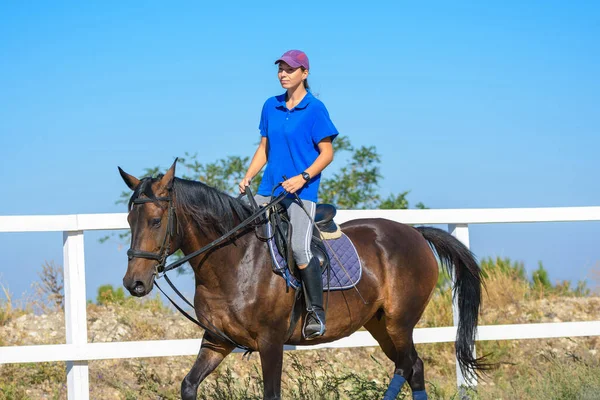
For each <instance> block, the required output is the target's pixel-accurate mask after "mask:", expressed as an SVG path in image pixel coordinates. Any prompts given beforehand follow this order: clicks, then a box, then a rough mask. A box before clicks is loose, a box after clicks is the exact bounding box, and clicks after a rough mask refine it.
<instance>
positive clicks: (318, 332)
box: [302, 309, 326, 340]
mask: <svg viewBox="0 0 600 400" xmlns="http://www.w3.org/2000/svg"><path fill="white" fill-rule="evenodd" d="M313 318H314V320H316V322H317V323H318V324H319V330H315V331H314V332H311V333H309V334H307V332H306V328H307V327H308V326H309V325H308V322H309V320H311V319H313ZM316 325H317V324H314V323H313V324H311V326H312V327H316ZM325 330H326V327H325V324H324V323H323V320H322V319H321V318H320V317H319V314H318V313H317V312H316V311H314V310H312V309H311V310H308V314H307V316H306V320H305V321H304V326H303V327H302V336H303V337H304V339H306V340H311V339H316V338H318V337H321V336H323V335H324V334H325Z"/></svg>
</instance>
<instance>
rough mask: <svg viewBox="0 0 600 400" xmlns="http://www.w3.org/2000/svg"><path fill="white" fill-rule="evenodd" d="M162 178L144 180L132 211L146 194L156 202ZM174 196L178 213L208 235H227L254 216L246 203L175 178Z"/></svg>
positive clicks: (194, 182) (195, 182) (135, 196)
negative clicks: (155, 185) (156, 185)
mask: <svg viewBox="0 0 600 400" xmlns="http://www.w3.org/2000/svg"><path fill="white" fill-rule="evenodd" d="M161 178H162V175H158V176H157V177H156V178H149V177H148V178H144V179H142V180H141V182H140V184H139V185H138V187H137V188H136V189H135V191H134V192H133V195H132V196H131V199H130V200H129V208H130V209H131V206H132V204H133V201H134V200H135V199H137V198H138V197H139V196H141V195H142V194H144V195H146V196H147V197H148V198H149V199H156V196H155V195H154V193H153V192H152V188H151V186H152V183H154V182H156V181H158V180H160V179H161ZM173 192H174V194H175V207H176V208H177V210H178V211H180V212H183V213H185V214H186V215H187V216H188V217H189V218H191V220H193V221H194V222H195V223H196V224H197V225H198V228H199V229H200V230H201V231H202V232H203V233H204V234H209V233H217V234H219V235H223V234H225V233H226V232H228V231H229V230H231V229H232V228H234V227H235V225H236V223H239V222H241V221H242V220H244V219H246V218H247V217H249V216H250V215H251V214H252V211H251V209H250V207H249V206H248V205H247V204H246V203H244V202H242V201H241V200H239V199H236V198H235V197H231V196H229V195H228V194H226V193H223V192H221V191H220V190H218V189H215V188H213V187H210V186H208V185H206V184H205V183H202V182H197V181H191V180H188V179H182V178H175V180H174V182H173Z"/></svg>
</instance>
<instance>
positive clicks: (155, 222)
mask: <svg viewBox="0 0 600 400" xmlns="http://www.w3.org/2000/svg"><path fill="white" fill-rule="evenodd" d="M161 221H162V220H161V219H160V218H153V219H152V226H153V227H156V228H158V227H159V226H160V222H161Z"/></svg>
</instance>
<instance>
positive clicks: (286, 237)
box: [268, 204, 341, 277]
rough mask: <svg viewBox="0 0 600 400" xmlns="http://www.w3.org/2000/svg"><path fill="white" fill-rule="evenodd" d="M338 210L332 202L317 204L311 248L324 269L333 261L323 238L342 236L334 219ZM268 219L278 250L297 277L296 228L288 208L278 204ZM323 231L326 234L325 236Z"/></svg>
mask: <svg viewBox="0 0 600 400" xmlns="http://www.w3.org/2000/svg"><path fill="white" fill-rule="evenodd" d="M336 212H337V210H336V208H335V207H334V206H333V205H331V204H317V207H316V212H315V226H314V228H313V234H312V240H311V244H310V249H311V252H312V254H313V256H315V257H317V258H318V259H319V263H320V264H321V269H322V270H323V271H324V270H325V269H326V268H327V267H329V266H330V265H331V261H330V259H329V254H328V253H327V250H326V248H325V244H324V243H323V240H322V239H333V238H336V237H339V236H341V230H340V228H339V227H338V226H337V224H336V223H335V222H334V221H333V218H334V217H335V214H336ZM268 219H269V223H270V224H271V229H272V235H273V239H274V242H275V245H276V247H277V250H278V251H279V254H281V255H282V256H283V258H284V259H285V260H286V262H287V265H288V267H289V269H290V271H291V272H292V274H293V275H294V276H296V277H297V276H298V271H297V269H298V268H297V266H296V262H295V261H294V257H293V255H292V229H294V228H293V226H292V225H291V223H290V219H289V216H288V213H287V210H286V209H285V207H284V206H282V205H281V204H277V205H276V207H275V212H271V213H270V214H269V216H268ZM321 233H322V234H323V236H324V237H323V238H322V237H321ZM273 263H274V265H275V260H273Z"/></svg>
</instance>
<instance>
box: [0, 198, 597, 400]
mask: <svg viewBox="0 0 600 400" xmlns="http://www.w3.org/2000/svg"><path fill="white" fill-rule="evenodd" d="M364 217H368V218H376V217H380V218H387V219H390V220H394V221H399V222H403V223H407V224H415V225H420V224H436V225H438V224H447V225H448V230H449V232H450V233H452V235H454V236H455V237H457V238H458V239H459V240H461V241H462V242H463V243H465V244H466V245H467V246H469V224H482V223H485V224H491V223H523V222H573V221H600V207H566V208H513V209H458V210H349V211H339V212H338V216H337V217H336V221H337V222H338V223H342V222H344V221H347V220H350V219H355V218H364ZM127 228H128V225H127V221H126V214H78V215H57V216H4V217H2V216H0V232H48V231H59V232H60V231H62V232H63V257H64V272H65V273H64V280H65V325H66V341H67V343H66V344H59V345H39V346H6V347H0V364H6V363H26V362H49V361H66V363H67V387H68V398H69V400H87V399H89V380H88V361H89V360H102V359H117V358H135V357H162V356H182V355H196V354H197V353H198V350H199V348H200V339H186V340H156V341H141V342H112V343H88V341H87V322H86V293H85V264H84V245H83V235H84V231H89V230H114V229H127ZM123 262H124V263H125V260H124V261H123ZM457 316H458V313H457V312H456V308H454V319H455V322H454V323H455V325H456V321H457ZM574 336H600V321H591V322H564V323H543V324H521V325H492V326H480V327H479V330H478V338H477V340H511V339H535V338H557V337H574ZM455 338H456V327H442V328H423V329H415V331H414V341H415V343H439V342H453V341H454V340H455ZM376 345H377V342H376V341H375V340H374V339H373V338H372V337H371V335H370V334H369V333H368V332H357V333H354V334H353V335H351V336H349V337H347V338H344V339H341V340H338V341H336V342H333V343H327V344H323V345H316V346H302V347H297V348H296V347H295V346H286V349H287V350H311V349H316V348H340V347H363V346H376ZM457 383H458V385H462V384H464V383H465V382H464V379H463V378H462V376H461V375H460V370H459V369H458V367H457Z"/></svg>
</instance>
